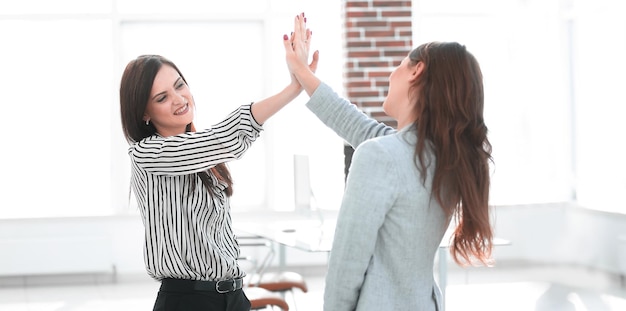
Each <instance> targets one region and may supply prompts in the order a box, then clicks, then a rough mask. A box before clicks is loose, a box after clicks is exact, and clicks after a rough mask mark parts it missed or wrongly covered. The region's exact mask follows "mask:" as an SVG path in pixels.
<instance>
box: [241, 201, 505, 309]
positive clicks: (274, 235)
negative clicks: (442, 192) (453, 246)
mask: <svg viewBox="0 0 626 311" xmlns="http://www.w3.org/2000/svg"><path fill="white" fill-rule="evenodd" d="M242 218H243V217H242ZM245 218H246V219H245V220H244V219H237V218H236V217H233V219H234V220H233V226H234V228H235V230H237V231H241V232H246V233H248V234H251V235H255V236H259V237H262V238H265V239H268V240H270V241H273V242H276V243H278V244H279V245H280V246H281V248H280V249H279V257H280V258H281V259H280V265H281V266H283V265H284V264H285V258H284V256H285V255H284V247H285V246H286V247H293V248H296V249H299V250H303V251H307V252H330V250H331V248H332V244H333V235H334V234H335V225H336V220H337V212H336V211H324V212H320V211H317V212H316V211H311V212H302V213H300V212H298V213H296V212H264V213H262V214H258V215H247V217H245ZM449 240H450V239H449V235H445V236H444V238H443V239H442V243H441V244H440V245H439V253H438V254H439V282H438V283H439V287H440V289H441V293H442V295H443V297H444V301H445V294H446V286H447V277H448V276H447V272H448V241H449ZM493 244H494V246H496V245H510V244H511V242H510V241H508V240H505V239H500V238H495V239H494V241H493Z"/></svg>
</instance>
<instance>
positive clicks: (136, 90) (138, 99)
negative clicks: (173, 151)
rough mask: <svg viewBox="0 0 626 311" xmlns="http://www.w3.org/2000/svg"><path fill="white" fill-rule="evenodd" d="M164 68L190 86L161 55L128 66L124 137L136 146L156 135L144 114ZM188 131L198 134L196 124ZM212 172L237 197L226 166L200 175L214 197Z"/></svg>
mask: <svg viewBox="0 0 626 311" xmlns="http://www.w3.org/2000/svg"><path fill="white" fill-rule="evenodd" d="M163 65H168V66H171V67H172V68H174V69H175V70H176V71H177V72H178V74H179V75H180V77H181V78H182V79H183V81H185V83H187V80H185V77H184V76H183V74H182V73H181V72H180V70H179V69H178V67H176V65H175V64H174V63H173V62H172V61H170V60H168V59H166V58H165V57H163V56H160V55H142V56H139V57H137V58H136V59H134V60H132V61H130V62H129V63H128V65H126V69H125V70H124V73H123V75H122V81H121V83H120V112H121V117H122V129H123V131H124V136H125V137H126V141H128V142H129V143H135V142H138V141H141V140H142V139H144V138H146V137H150V136H152V135H155V134H156V128H155V127H154V125H153V124H152V123H150V124H146V123H145V122H144V120H143V115H144V112H145V110H146V106H147V105H148V100H149V98H150V92H151V91H152V84H153V82H154V78H155V77H156V75H157V73H158V72H159V70H160V69H161V67H162V66H163ZM187 131H195V128H194V127H193V123H190V124H188V125H187ZM209 171H210V173H211V174H213V175H214V176H215V177H217V179H219V180H221V181H223V182H225V183H226V184H227V185H228V187H227V188H226V190H225V191H226V195H227V196H231V195H232V194H233V188H232V184H233V181H232V178H231V176H230V172H229V171H228V167H227V166H226V164H225V163H220V164H218V165H216V166H214V167H212V168H210V169H209V170H208V171H204V172H199V173H196V174H197V175H198V177H199V178H200V180H202V184H203V185H204V187H205V188H206V189H207V190H209V193H210V194H213V191H215V190H214V189H215V187H214V185H213V183H212V181H211V178H210V176H209V174H210V173H209ZM192 187H195V184H192Z"/></svg>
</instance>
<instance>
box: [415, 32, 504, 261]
mask: <svg viewBox="0 0 626 311" xmlns="http://www.w3.org/2000/svg"><path fill="white" fill-rule="evenodd" d="M409 59H410V60H411V62H410V63H411V64H412V65H416V64H417V63H418V62H421V63H422V64H423V65H424V70H423V72H422V74H421V75H420V77H419V78H418V79H417V80H416V82H415V83H414V85H413V86H412V88H411V91H412V96H413V97H412V98H414V100H415V101H416V105H415V110H416V111H415V113H416V115H417V120H416V122H415V123H414V126H415V130H416V132H417V135H418V143H417V145H416V147H415V154H416V162H419V167H421V171H422V172H423V173H424V174H423V176H422V177H423V181H424V182H425V180H426V175H425V172H426V170H425V167H426V159H425V149H431V148H432V150H433V152H434V154H435V158H436V160H435V163H436V164H435V172H434V176H433V186H432V187H433V188H432V189H433V195H434V197H435V198H436V200H437V201H438V202H439V203H440V205H441V206H442V208H443V209H444V211H445V212H446V214H447V215H448V216H450V217H452V216H454V217H455V220H456V222H457V226H456V228H455V230H454V232H453V235H452V236H451V244H450V245H451V246H450V252H451V254H452V256H453V258H454V260H455V261H456V262H457V263H459V264H472V260H471V259H472V258H471V257H474V258H475V259H478V260H479V261H480V262H481V263H483V264H485V265H489V264H490V263H491V249H492V241H493V232H492V227H491V224H490V218H489V184H490V173H489V163H490V162H491V161H493V159H492V157H491V144H490V143H489V140H488V139H487V126H486V125H485V122H484V119H483V106H484V93H483V76H482V73H481V70H480V66H479V65H478V62H477V61H476V59H475V58H474V56H473V55H472V54H470V53H469V52H468V51H467V50H466V48H465V46H463V45H460V44H458V43H456V42H431V43H426V44H423V45H420V46H419V47H417V48H416V49H414V50H413V51H411V53H410V54H409ZM429 144H432V146H429Z"/></svg>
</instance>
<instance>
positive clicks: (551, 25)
mask: <svg viewBox="0 0 626 311" xmlns="http://www.w3.org/2000/svg"><path fill="white" fill-rule="evenodd" d="M413 4H414V9H413V12H414V20H415V22H414V24H413V26H414V35H415V38H416V39H415V42H416V43H417V44H419V43H421V42H427V41H433V40H437V41H458V42H460V43H462V44H465V45H466V46H467V48H468V50H469V51H470V52H472V53H473V54H474V55H475V56H476V58H477V59H478V61H479V62H480V63H481V67H482V70H483V75H484V82H485V96H486V99H485V117H486V122H487V126H488V127H489V129H490V134H489V135H490V136H489V137H490V140H491V143H492V144H493V148H494V150H493V156H494V160H495V165H494V166H493V175H492V177H493V178H492V190H491V193H492V202H491V203H492V204H494V205H502V204H532V203H544V202H564V201H565V202H567V201H571V202H577V203H578V204H580V205H582V206H583V207H586V208H591V209H598V210H604V211H611V212H620V213H625V212H626V204H625V203H624V200H623V199H622V198H621V196H620V194H621V192H623V191H624V190H625V189H626V177H625V176H626V164H624V161H623V159H624V158H626V147H624V144H623V143H621V140H623V139H622V138H621V136H623V135H622V134H623V133H624V129H623V126H620V124H622V122H621V119H622V117H623V115H624V111H625V109H626V108H624V106H625V105H624V100H623V95H622V94H621V93H622V92H621V88H622V87H621V85H622V84H623V82H624V79H623V77H622V75H621V74H620V73H622V72H624V71H625V70H626V60H624V57H623V56H622V55H626V21H625V20H624V19H623V18H621V17H620V16H618V15H619V14H618V12H623V11H624V8H625V7H626V6H625V5H624V4H621V3H617V2H615V1H609V0H604V1H594V2H589V1H565V2H564V1H556V0H553V1H538V0H532V1H522V2H520V1H513V0H510V1H499V0H497V1H496V0H483V1H478V2H476V1H474V2H472V3H471V4H470V3H469V2H466V1H460V0H447V1H432V0H415V1H413Z"/></svg>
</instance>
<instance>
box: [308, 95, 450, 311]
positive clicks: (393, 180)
mask: <svg viewBox="0 0 626 311" xmlns="http://www.w3.org/2000/svg"><path fill="white" fill-rule="evenodd" d="M307 107H308V108H309V109H310V110H311V111H312V112H313V113H315V114H316V115H317V116H318V117H319V119H320V120H322V122H324V124H326V125H327V126H328V127H330V128H331V129H333V130H334V131H335V132H336V133H337V134H338V135H339V136H341V137H342V138H343V139H345V140H346V141H347V142H348V143H349V144H351V145H352V146H353V147H355V148H356V150H355V153H354V155H353V158H352V164H351V167H350V172H349V174H348V179H347V183H346V189H345V193H344V196H343V201H342V203H341V209H340V210H339V215H338V219H337V228H336V231H335V237H334V240H333V246H332V251H331V253H330V259H329V266H328V274H327V276H326V285H325V290H324V310H327V311H340V310H375V311H379V310H424V311H429V310H433V311H434V310H441V309H442V308H441V305H442V297H441V292H440V291H439V288H438V287H437V284H436V283H435V280H434V276H433V265H434V258H435V253H436V251H437V249H438V247H439V244H440V242H441V240H442V238H443V235H444V233H445V231H446V229H447V227H448V224H449V219H448V218H447V217H446V216H445V214H444V212H443V210H442V208H441V207H440V206H439V204H438V203H437V202H436V200H435V199H434V198H433V197H432V196H431V183H432V180H431V178H432V175H433V172H434V169H433V167H434V165H429V167H428V169H427V175H426V176H427V178H426V183H425V184H423V183H422V173H421V172H420V171H419V170H418V169H417V166H416V165H415V161H414V148H415V144H416V141H417V136H416V135H415V133H414V132H413V130H412V129H411V127H410V126H407V127H405V128H404V129H401V130H400V131H396V130H395V129H393V128H392V127H389V126H386V125H384V124H382V123H379V122H377V121H376V120H373V119H371V118H370V117H368V116H366V115H365V114H364V113H362V112H361V111H360V110H358V109H357V108H356V106H354V105H352V104H351V103H350V102H348V101H346V100H345V99H342V98H340V97H339V96H338V95H337V94H336V93H335V92H333V90H332V89H331V88H330V87H329V86H328V85H326V84H324V83H322V84H321V85H320V86H319V88H318V89H317V90H316V91H315V93H314V94H313V95H312V96H311V99H310V100H309V102H308V103H307ZM429 159H430V161H431V163H432V161H433V160H432V155H431V156H429Z"/></svg>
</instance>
